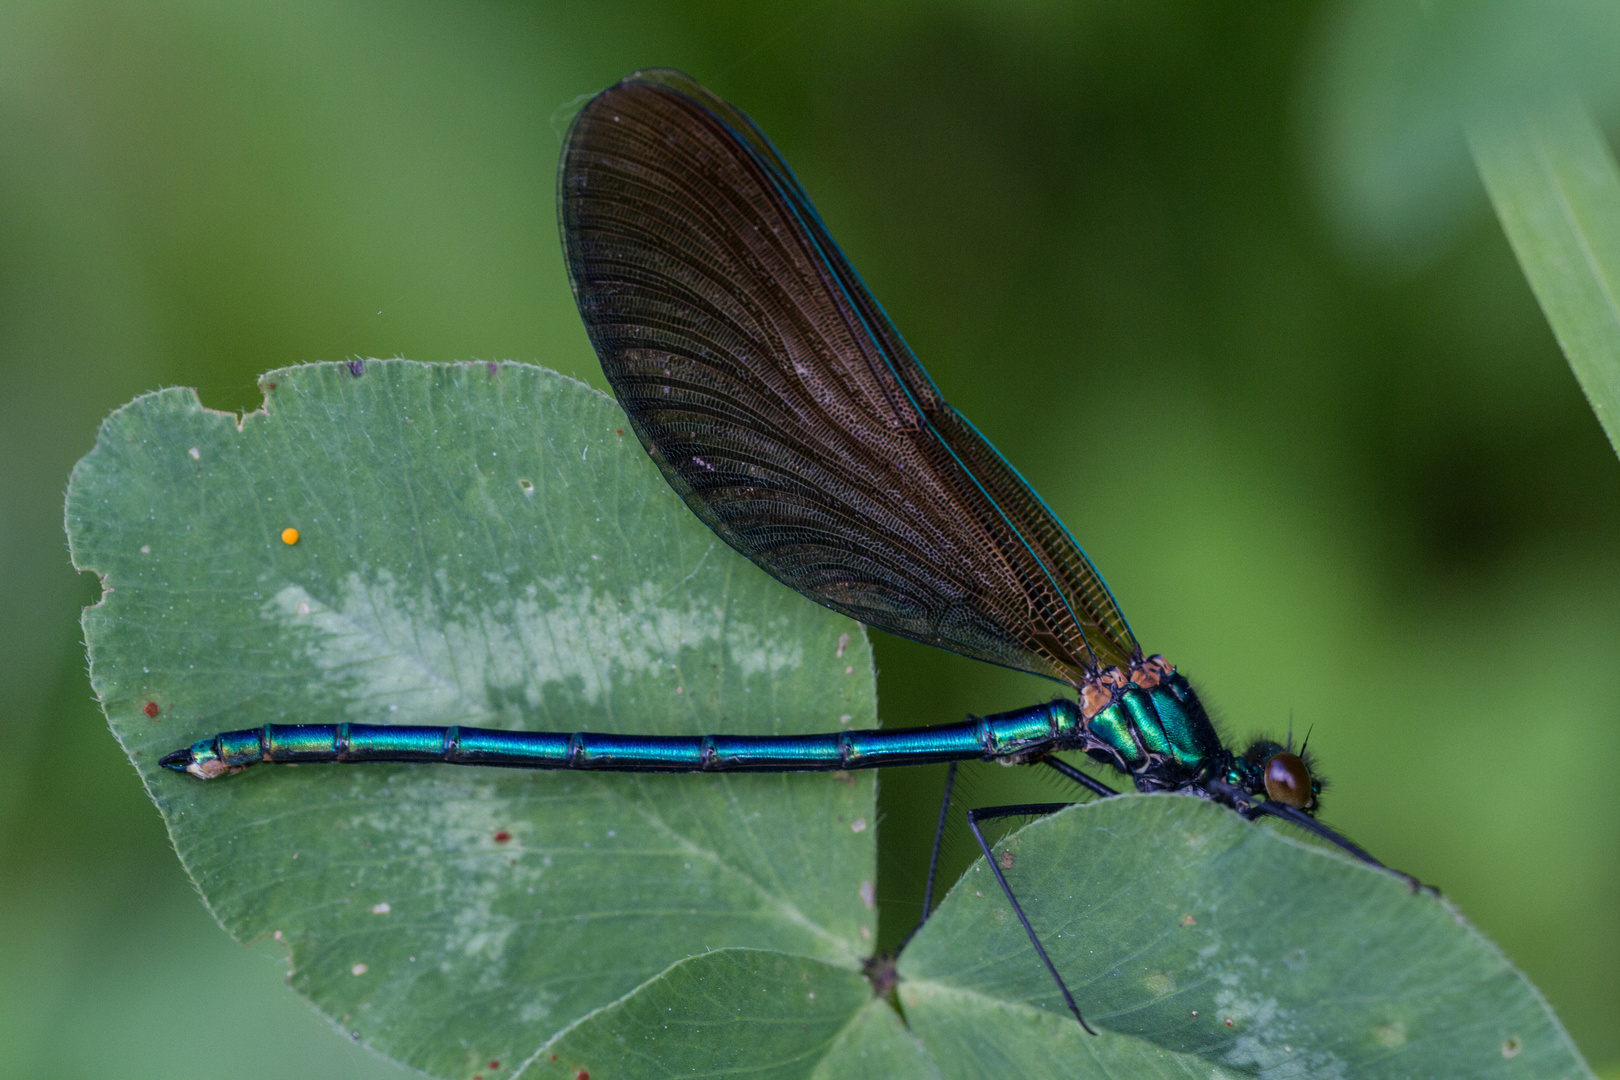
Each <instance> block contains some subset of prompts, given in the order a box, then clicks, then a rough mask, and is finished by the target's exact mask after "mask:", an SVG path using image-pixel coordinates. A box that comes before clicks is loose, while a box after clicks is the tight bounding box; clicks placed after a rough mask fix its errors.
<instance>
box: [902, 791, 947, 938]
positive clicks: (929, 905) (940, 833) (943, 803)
mask: <svg viewBox="0 0 1620 1080" xmlns="http://www.w3.org/2000/svg"><path fill="white" fill-rule="evenodd" d="M956 766H957V762H954V761H953V762H951V766H950V768H948V769H946V770H945V794H943V795H941V796H940V799H939V823H938V824H937V825H935V826H934V850H933V852H932V853H931V854H930V855H929V856H928V884H927V885H926V886H924V887H923V911H922V918H921V919H919V920H917V925H918V926H919V927H920V926H922V924H923V923H925V922H927V921H928V916H929V913H930V912H932V911H933V910H934V875H935V874H937V873H938V872H939V848H940V845H941V844H943V843H944V842H945V818H946V815H947V814H948V813H949V812H950V809H951V789H952V788H953V787H954V786H955V785H956ZM916 932H917V931H915V930H913V931H912V933H913V934H915V933H916Z"/></svg>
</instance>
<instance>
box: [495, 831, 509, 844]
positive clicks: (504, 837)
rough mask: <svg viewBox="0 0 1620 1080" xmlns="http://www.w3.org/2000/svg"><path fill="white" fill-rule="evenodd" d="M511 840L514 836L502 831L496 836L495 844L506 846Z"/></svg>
mask: <svg viewBox="0 0 1620 1080" xmlns="http://www.w3.org/2000/svg"><path fill="white" fill-rule="evenodd" d="M510 839H512V834H511V833H509V832H507V831H506V830H505V829H501V830H500V831H499V832H497V833H496V834H495V842H496V843H497V844H504V843H506V842H507V841H508V840H510Z"/></svg>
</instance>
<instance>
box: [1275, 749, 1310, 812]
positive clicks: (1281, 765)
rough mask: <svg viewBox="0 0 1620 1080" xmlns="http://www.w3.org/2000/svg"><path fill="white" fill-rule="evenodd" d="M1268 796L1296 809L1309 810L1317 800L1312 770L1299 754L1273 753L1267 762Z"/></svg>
mask: <svg viewBox="0 0 1620 1080" xmlns="http://www.w3.org/2000/svg"><path fill="white" fill-rule="evenodd" d="M1266 797H1267V798H1270V799H1274V800H1276V801H1277V802H1280V803H1282V804H1283V805H1284V806H1292V807H1293V808H1294V809H1296V810H1307V809H1309V808H1310V806H1311V804H1312V803H1314V802H1316V794H1315V792H1313V791H1311V770H1309V769H1307V768H1306V767H1305V762H1303V761H1301V760H1300V758H1299V755H1298V754H1289V753H1281V754H1273V755H1272V756H1271V760H1270V761H1268V762H1266Z"/></svg>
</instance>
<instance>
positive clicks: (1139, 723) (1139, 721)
mask: <svg viewBox="0 0 1620 1080" xmlns="http://www.w3.org/2000/svg"><path fill="white" fill-rule="evenodd" d="M1087 727H1088V728H1089V729H1090V732H1091V734H1092V735H1093V736H1095V737H1096V738H1097V739H1099V740H1101V741H1102V742H1103V743H1105V744H1106V745H1107V747H1108V749H1107V750H1093V751H1091V752H1090V753H1091V756H1092V757H1094V758H1096V759H1097V760H1099V761H1104V762H1107V763H1108V764H1110V765H1115V766H1119V765H1121V764H1123V767H1124V768H1125V770H1126V771H1127V772H1130V773H1132V774H1134V775H1137V776H1145V774H1148V773H1152V774H1153V780H1154V783H1153V784H1152V785H1151V786H1154V787H1157V786H1159V784H1160V783H1162V782H1164V781H1170V782H1172V783H1174V782H1179V781H1181V780H1183V779H1190V778H1192V777H1194V776H1198V775H1201V774H1203V773H1204V772H1205V771H1206V770H1208V769H1209V768H1210V767H1211V765H1212V764H1214V763H1216V762H1218V761H1220V760H1221V758H1222V755H1223V752H1222V749H1221V741H1220V739H1219V737H1217V736H1216V734H1215V726H1214V725H1213V724H1211V723H1210V722H1209V715H1208V714H1207V713H1205V712H1204V706H1203V705H1202V704H1201V703H1200V702H1199V700H1198V695H1197V694H1194V693H1193V689H1192V687H1191V686H1189V685H1188V684H1187V680H1186V679H1184V678H1182V677H1181V675H1179V674H1173V675H1171V676H1169V677H1168V678H1166V679H1164V680H1163V681H1162V682H1160V683H1159V685H1157V686H1155V687H1153V688H1151V689H1148V690H1144V689H1142V688H1141V687H1139V686H1136V685H1135V684H1132V685H1131V686H1130V687H1129V688H1127V689H1126V690H1125V691H1124V692H1123V693H1122V694H1120V695H1119V698H1118V699H1117V700H1116V701H1115V702H1114V703H1113V704H1112V705H1110V706H1108V707H1107V708H1106V709H1104V710H1103V711H1102V712H1100V713H1098V714H1097V715H1096V716H1093V717H1092V718H1091V720H1090V722H1089V723H1088V725H1087ZM1109 751H1112V754H1110V752H1109ZM1114 755H1117V760H1115V759H1114Z"/></svg>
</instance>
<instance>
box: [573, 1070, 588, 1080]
mask: <svg viewBox="0 0 1620 1080" xmlns="http://www.w3.org/2000/svg"><path fill="white" fill-rule="evenodd" d="M574 1080H591V1074H590V1073H588V1072H586V1071H585V1070H584V1069H581V1070H579V1072H577V1073H575V1074H574Z"/></svg>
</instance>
